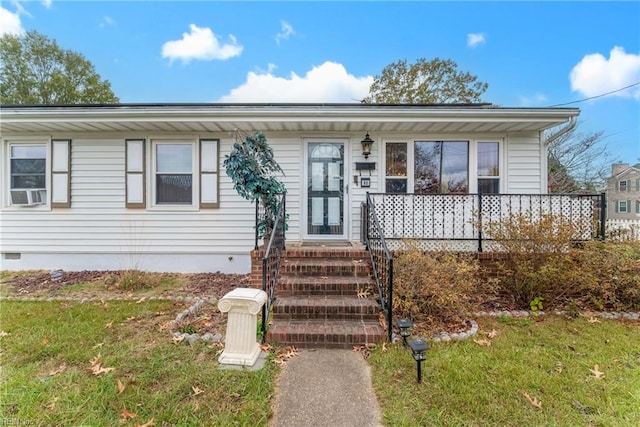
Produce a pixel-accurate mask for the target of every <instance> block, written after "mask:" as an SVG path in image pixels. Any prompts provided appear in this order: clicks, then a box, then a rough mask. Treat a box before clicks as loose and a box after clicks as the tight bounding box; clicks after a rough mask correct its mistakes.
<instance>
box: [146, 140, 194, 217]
mask: <svg viewBox="0 0 640 427" xmlns="http://www.w3.org/2000/svg"><path fill="white" fill-rule="evenodd" d="M193 150H194V144H192V143H180V142H162V143H156V144H155V174H156V176H155V204H157V205H193V199H194V197H193V193H194V189H193V163H194V162H193Z"/></svg>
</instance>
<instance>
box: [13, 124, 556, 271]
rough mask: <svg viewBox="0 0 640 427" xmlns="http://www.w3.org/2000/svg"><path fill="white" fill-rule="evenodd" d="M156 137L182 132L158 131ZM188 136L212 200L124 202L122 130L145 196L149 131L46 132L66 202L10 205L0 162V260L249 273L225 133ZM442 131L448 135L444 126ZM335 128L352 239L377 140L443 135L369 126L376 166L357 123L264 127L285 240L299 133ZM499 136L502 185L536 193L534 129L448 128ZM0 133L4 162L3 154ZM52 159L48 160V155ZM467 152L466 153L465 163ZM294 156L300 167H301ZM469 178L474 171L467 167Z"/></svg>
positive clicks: (245, 224)
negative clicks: (352, 127)
mask: <svg viewBox="0 0 640 427" xmlns="http://www.w3.org/2000/svg"><path fill="white" fill-rule="evenodd" d="M161 136H162V137H171V136H175V137H179V136H184V134H182V135H170V134H163V135H161ZM189 136H191V137H193V138H194V139H197V138H198V137H200V138H217V139H219V140H220V147H219V207H218V208H213V209H197V208H192V209H186V210H185V209H157V208H152V207H149V204H147V206H148V207H147V208H141V209H131V208H126V207H125V198H126V194H125V193H126V191H125V185H126V180H125V151H126V147H125V139H131V138H144V139H146V141H147V156H146V157H147V158H146V162H147V166H148V167H147V172H146V174H147V176H146V181H147V183H146V190H147V199H148V198H149V197H150V196H149V194H150V191H149V188H150V185H151V184H150V181H151V175H150V171H151V167H149V166H150V161H151V160H150V158H149V153H150V148H149V145H150V140H151V139H153V136H150V135H143V134H140V133H135V132H134V133H132V134H110V135H103V134H64V135H50V136H47V137H45V139H44V140H48V139H49V138H51V137H53V138H56V139H57V138H61V139H62V138H65V139H70V140H71V141H72V143H71V207H69V208H53V209H52V208H50V207H48V206H36V207H12V206H8V202H7V200H8V196H7V194H6V187H7V183H6V179H7V175H6V171H5V172H3V173H2V176H1V177H0V187H2V189H1V190H0V191H1V192H0V200H1V201H2V209H1V211H0V235H1V241H0V252H1V253H2V256H1V258H0V263H1V267H2V269H6V270H25V269H54V268H62V269H65V270H84V269H89V270H90V269H96V270H97V269H99V270H102V269H107V270H120V269H130V268H139V269H142V270H148V271H171V272H209V271H211V272H213V271H221V272H236V273H248V272H249V271H250V268H251V259H250V251H251V250H252V249H253V247H254V214H255V206H254V205H253V204H252V203H250V202H249V201H246V200H244V199H242V198H241V197H239V196H238V195H237V194H236V192H235V190H234V189H233V186H232V183H231V181H230V179H229V178H228V177H227V175H226V173H225V172H224V168H223V166H222V162H223V159H224V156H225V155H226V154H228V153H229V152H230V150H231V148H232V144H233V142H234V140H233V138H231V137H230V136H229V135H228V134H226V133H218V134H215V133H214V134H210V133H208V134H206V135H204V134H203V135H193V134H189ZM444 136H447V135H444ZM325 137H326V138H339V139H341V140H344V141H346V146H345V153H346V161H347V163H348V164H346V165H345V168H344V178H345V184H348V193H347V194H346V195H345V197H346V200H347V201H348V203H347V205H348V208H347V212H346V215H347V216H346V217H345V220H346V226H347V227H348V229H347V233H346V235H347V238H348V239H349V240H352V241H358V240H360V226H361V224H360V205H361V203H363V202H364V201H365V198H366V193H367V192H372V193H376V192H382V191H384V188H383V185H382V182H383V178H384V170H382V168H383V164H384V159H383V155H384V153H383V152H382V147H383V140H384V138H388V140H391V139H393V140H403V139H404V140H407V141H411V140H412V138H414V137H415V138H422V139H426V138H435V137H438V138H442V137H443V135H417V136H416V135H402V134H397V135H373V132H372V137H373V139H374V140H375V143H374V145H373V149H372V153H371V155H370V156H369V158H368V159H367V160H366V161H368V162H375V163H376V168H375V170H373V171H371V174H369V171H363V172H359V171H357V170H356V168H355V163H356V162H363V161H365V159H364V158H363V156H362V147H361V144H360V140H361V139H362V138H363V137H364V134H363V133H362V132H353V133H348V132H340V133H338V132H325V133H322V134H319V133H318V134H309V135H306V134H305V135H302V134H297V133H296V134H293V133H286V132H281V133H270V134H268V135H267V138H268V141H269V143H270V145H271V146H272V147H273V149H274V152H275V156H276V159H277V161H278V162H279V164H280V166H281V167H282V169H283V170H284V173H285V176H284V177H283V181H284V183H285V185H286V186H287V189H288V194H287V212H288V213H289V223H288V224H289V228H288V231H287V233H286V235H287V239H288V240H290V241H299V240H302V238H303V236H304V229H303V227H304V224H303V218H304V216H303V209H306V200H305V197H306V189H305V186H306V185H307V184H306V183H305V182H304V173H303V167H306V164H307V163H306V158H305V138H314V139H321V138H325ZM474 137H475V138H480V140H486V139H487V138H491V139H500V140H501V141H503V156H502V159H503V160H502V161H503V171H502V172H501V175H502V176H501V180H503V182H504V183H503V184H502V188H503V190H506V191H505V192H510V193H541V192H545V191H543V190H542V188H543V185H542V183H541V179H542V178H541V177H542V176H543V172H542V171H541V167H542V165H541V159H542V157H543V153H542V152H541V151H542V150H541V145H540V142H539V136H538V134H537V133H535V132H533V133H531V134H526V135H504V134H491V135H475V136H474V135H452V136H450V138H467V139H471V138H474ZM6 139H10V136H7V135H3V143H2V153H3V154H2V157H3V158H2V165H3V169H4V167H5V165H6V164H8V160H7V153H6V144H5V143H4V140H6ZM49 161H50V160H49ZM472 161H473V160H470V163H472ZM301 165H302V167H301ZM354 176H358V178H359V177H360V176H363V177H370V179H371V186H370V187H369V188H362V187H361V186H360V181H359V180H358V184H356V183H355V182H354ZM470 179H474V178H473V174H471V175H470Z"/></svg>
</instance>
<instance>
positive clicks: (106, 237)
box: [0, 104, 579, 273]
mask: <svg viewBox="0 0 640 427" xmlns="http://www.w3.org/2000/svg"><path fill="white" fill-rule="evenodd" d="M578 114H579V110H578V109H576V108H502V107H496V106H493V105H490V104H463V105H375V104H118V105H65V106H3V107H2V109H1V124H0V137H1V141H2V144H1V145H0V151H1V154H2V167H1V168H0V170H1V173H0V204H1V205H0V252H1V259H0V262H1V263H2V269H4V270H25V269H65V270H85V269H86V270H102V269H107V270H122V269H130V268H138V269H142V270H148V271H168V272H212V271H221V272H236V273H247V272H249V271H250V268H251V260H250V251H251V250H252V249H253V248H254V240H255V230H254V227H255V209H254V205H253V204H252V203H251V202H249V201H247V200H244V199H242V198H241V197H240V196H238V195H237V194H236V192H235V190H234V189H233V185H232V182H231V180H230V179H229V177H228V176H227V175H226V174H225V171H224V167H223V160H224V157H225V155H227V154H228V153H229V152H230V151H231V149H232V145H233V143H234V142H235V136H234V135H235V132H236V131H241V132H244V133H245V134H251V133H253V132H255V131H261V132H263V133H264V134H265V136H266V137H267V139H268V141H269V144H270V145H271V146H272V148H273V149H274V152H275V157H276V160H277V161H278V163H279V164H280V166H281V167H282V169H283V170H284V176H283V177H282V181H283V182H284V183H285V185H286V187H287V195H286V208H287V213H288V215H289V220H288V230H287V232H286V238H287V241H288V242H307V241H328V240H339V241H359V240H360V239H361V233H362V227H361V217H362V204H363V202H364V201H365V199H366V195H367V193H368V192H369V193H372V194H373V193H378V194H380V193H393V194H447V193H455V194H478V193H481V194H518V195H536V194H537V195H539V194H544V193H546V192H547V174H546V171H547V163H546V162H547V154H546V145H547V143H548V141H549V138H546V139H545V137H544V131H546V130H548V129H551V128H557V129H558V130H557V131H556V132H555V134H554V135H552V136H551V138H553V137H554V136H557V135H559V134H561V133H564V132H565V131H567V130H568V129H570V128H571V127H573V126H574V125H575V121H576V117H577V116H578ZM421 215H422V214H421ZM424 215H427V214H426V213H425V214H424Z"/></svg>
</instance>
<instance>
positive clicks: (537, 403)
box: [522, 391, 542, 409]
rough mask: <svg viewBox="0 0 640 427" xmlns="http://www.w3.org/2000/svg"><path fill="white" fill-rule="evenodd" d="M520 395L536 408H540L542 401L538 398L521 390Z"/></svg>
mask: <svg viewBox="0 0 640 427" xmlns="http://www.w3.org/2000/svg"><path fill="white" fill-rule="evenodd" d="M522 395H523V396H524V397H525V399H527V401H528V402H529V403H530V404H531V405H532V406H535V407H536V408H538V409H542V402H541V401H540V400H538V398H537V397H535V396H531V395H529V393H527V392H524V391H523V392H522Z"/></svg>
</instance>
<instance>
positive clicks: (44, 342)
mask: <svg viewBox="0 0 640 427" xmlns="http://www.w3.org/2000/svg"><path fill="white" fill-rule="evenodd" d="M47 344H49V338H47V336H46V335H45V336H44V338H42V341H40V345H41V346H43V347H44V346H46V345H47Z"/></svg>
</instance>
